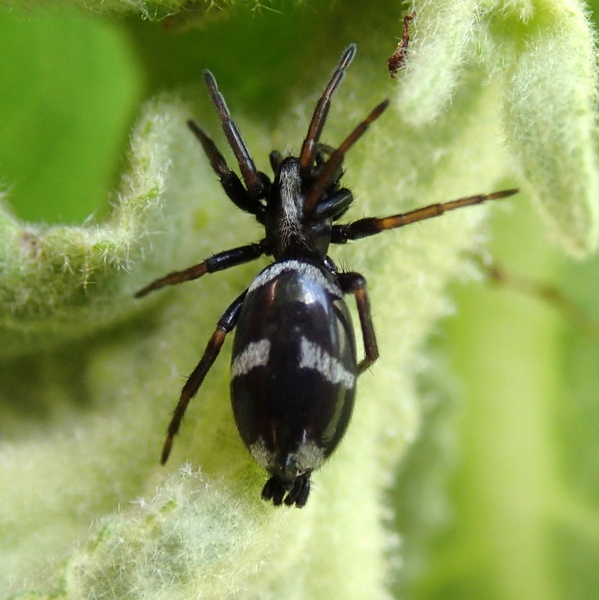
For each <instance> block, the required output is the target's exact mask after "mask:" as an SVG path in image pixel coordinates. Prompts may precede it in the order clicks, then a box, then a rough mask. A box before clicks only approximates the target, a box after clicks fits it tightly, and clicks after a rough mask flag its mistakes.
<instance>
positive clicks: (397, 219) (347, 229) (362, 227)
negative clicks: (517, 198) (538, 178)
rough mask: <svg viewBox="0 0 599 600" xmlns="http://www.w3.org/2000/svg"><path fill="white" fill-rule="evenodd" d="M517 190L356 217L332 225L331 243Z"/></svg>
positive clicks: (502, 196)
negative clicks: (349, 220)
mask: <svg viewBox="0 0 599 600" xmlns="http://www.w3.org/2000/svg"><path fill="white" fill-rule="evenodd" d="M517 192H518V190H503V191H501V192H494V193H492V194H478V195H477V196H468V197H467V198H459V199H458V200H451V201H450V202H444V203H443V204H429V205H428V206H423V207H422V208H417V209H415V210H411V211H410V212H407V213H403V214H398V215H392V216H389V217H383V218H381V219H377V218H376V217H367V218H365V219H358V220H357V221H354V222H353V223H348V224H346V225H333V230H332V237H331V243H332V244H345V243H346V242H348V241H350V240H359V239H361V238H365V237H369V236H371V235H376V234H377V233H381V231H386V230H387V229H397V228H398V227H403V226H404V225H409V224H410V223H416V222H417V221H424V220H425V219H432V218H433V217H438V216H439V215H442V214H443V213H446V212H448V211H450V210H456V209H457V208H462V207H464V206H472V205H474V204H482V203H483V202H486V201H488V200H499V199H500V198H506V197H508V196H512V195H513V194H516V193H517Z"/></svg>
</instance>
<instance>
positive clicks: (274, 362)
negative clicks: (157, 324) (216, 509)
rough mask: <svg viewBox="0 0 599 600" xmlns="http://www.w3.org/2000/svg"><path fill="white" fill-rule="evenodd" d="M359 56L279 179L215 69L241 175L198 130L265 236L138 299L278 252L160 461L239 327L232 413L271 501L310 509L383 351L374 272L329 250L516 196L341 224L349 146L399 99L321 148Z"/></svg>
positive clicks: (278, 158) (228, 327) (179, 409)
mask: <svg viewBox="0 0 599 600" xmlns="http://www.w3.org/2000/svg"><path fill="white" fill-rule="evenodd" d="M355 53H356V46H355V45H354V44H352V45H350V46H348V47H347V49H346V50H345V52H344V53H343V55H342V56H341V60H340V62H339V65H338V66H337V68H336V69H335V71H334V72H333V75H332V76H331V79H330V80H329V82H328V84H327V86H326V88H325V90H324V93H323V94H322V97H321V98H320V100H319V101H318V103H317V105H316V109H315V110H314V114H313V116H312V121H311V123H310V126H309V128H308V133H307V135H306V138H305V140H304V142H303V145H302V148H301V151H300V154H299V156H298V157H296V156H286V157H283V156H282V155H281V154H280V153H279V152H277V151H273V152H271V154H270V165H271V167H272V170H273V171H274V179H273V180H272V181H271V180H270V178H269V177H268V176H267V175H265V174H264V173H262V172H261V171H258V170H257V169H256V167H255V165H254V161H253V160H252V158H251V156H250V153H249V152H248V149H247V148H246V146H245V144H244V142H243V139H242V137H241V134H240V132H239V130H238V128H237V126H236V125H235V123H234V122H233V120H232V119H231V115H230V113H229V110H228V108H227V105H226V103H225V100H224V98H223V96H222V94H221V93H220V92H219V90H218V87H217V84H216V80H215V79H214V76H213V75H212V73H210V71H206V72H205V74H204V78H205V81H206V85H207V86H208V90H209V91H210V95H211V98H212V101H213V103H214V106H215V107H216V110H217V112H218V116H219V118H220V122H221V125H222V128H223V130H224V133H225V136H226V138H227V141H228V143H229V145H230V147H231V149H232V151H233V154H234V155H235V158H236V159H237V162H238V164H239V168H240V170H241V179H240V178H239V176H238V175H237V174H236V173H234V172H233V171H231V170H230V169H229V167H228V166H227V163H226V162H225V159H224V158H223V156H222V154H221V153H220V152H219V150H218V149H217V147H216V145H215V144H214V142H213V141H212V140H211V139H210V138H209V137H208V136H207V135H206V134H205V133H204V131H203V130H202V129H201V128H200V127H199V126H198V125H197V124H196V123H195V122H194V121H189V122H188V125H189V127H190V129H191V131H192V132H193V133H194V134H195V136H196V137H197V138H198V140H199V142H200V144H201V145H202V147H203V149H204V151H205V153H206V155H207V156H208V160H209V161H210V164H211V166H212V169H213V170H214V172H215V173H216V174H217V176H218V178H219V179H220V183H221V185H222V187H223V189H224V191H225V193H226V194H227V196H228V197H229V199H230V200H231V201H232V202H233V204H235V206H237V207H238V208H240V209H241V210H243V211H245V212H248V213H250V214H251V215H254V217H255V218H256V220H257V221H258V222H259V223H260V224H261V225H263V226H264V230H265V236H264V238H263V239H261V240H260V241H258V242H256V243H252V244H247V245H244V246H239V247H238V248H233V249H231V250H225V251H224V252H219V253H217V254H214V255H213V256H211V257H210V258H208V259H206V260H204V261H203V262H201V263H199V264H197V265H194V266H192V267H190V268H188V269H185V270H183V271H176V272H173V273H170V274H168V275H166V276H165V277H162V278H161V279H157V280H156V281H154V282H152V283H150V284H149V285H148V286H147V287H145V288H144V289H142V290H140V291H139V292H138V293H137V294H136V297H138V298H139V297H141V296H145V295H146V294H148V293H150V292H153V291H155V290H158V289H160V288H162V287H164V286H167V285H175V284H179V283H183V282H184V281H190V280H192V279H197V278H199V277H201V276H202V275H205V274H206V273H214V272H216V271H222V270H224V269H228V268H230V267H234V266H236V265H240V264H242V263H246V262H249V261H252V260H255V259H257V258H258V257H260V256H262V255H267V256H272V257H273V258H274V261H273V262H272V263H271V264H270V265H269V266H267V267H266V268H265V269H264V270H263V271H262V272H261V273H260V274H259V275H258V276H257V277H256V278H255V279H254V280H253V282H252V283H251V285H250V286H249V287H248V288H247V289H246V290H245V291H244V292H243V293H241V294H240V295H239V296H238V297H237V298H236V299H235V300H234V301H233V302H232V303H231V305H230V306H229V307H228V308H227V309H226V310H225V312H224V313H223V315H222V316H221V318H220V319H219V321H218V324H217V326H216V329H215V331H214V333H213V334H212V337H211V338H210V341H209V342H208V345H207V346H206V350H205V352H204V355H203V356H202V358H201V360H200V362H199V363H198V365H197V366H196V368H195V369H194V370H193V371H192V373H191V375H190V376H189V378H188V379H187V382H186V383H185V385H184V386H183V389H182V391H181V396H180V399H179V403H178V404H177V406H176V408H175V411H174V414H173V417H172V420H171V422H170V425H169V427H168V433H167V437H166V441H165V444H164V448H163V450H162V458H161V460H162V463H163V464H164V463H165V462H166V460H167V459H168V456H169V454H170V451H171V446H172V442H173V438H174V436H175V435H176V434H177V432H178V431H179V426H180V424H181V420H182V419H183V416H184V414H185V411H186V409H187V406H188V404H189V401H190V400H191V398H192V397H193V396H194V395H195V394H196V393H197V391H198V389H199V387H200V386H201V384H202V382H203V381H204V378H205V377H206V374H207V373H208V371H209V370H210V367H211V366H212V364H213V363H214V361H215V360H216V357H217V356H218V354H219V352H220V349H221V347H222V345H223V342H224V340H225V337H226V335H227V334H228V333H229V332H231V331H232V330H233V328H235V327H237V329H236V333H235V339H234V342H233V353H232V359H231V402H232V406H233V414H234V417H235V421H236V423H237V427H238V430H239V434H240V435H241V438H242V439H243V441H244V443H245V445H246V446H247V448H248V450H249V451H250V453H251V454H252V456H253V457H254V458H255V459H256V461H257V462H258V463H259V464H260V465H262V466H263V467H264V468H265V469H266V470H267V471H268V472H269V473H270V478H269V479H268V481H267V482H266V484H265V486H264V488H263V490H262V498H263V499H264V500H266V501H271V500H272V502H273V504H274V505H275V506H280V505H281V504H283V503H285V504H286V505H288V506H293V505H295V506H297V507H298V508H301V507H303V506H304V505H305V504H306V501H307V500H308V496H309V493H310V476H311V474H312V472H313V471H315V470H316V469H318V468H319V467H320V466H321V465H322V464H323V463H324V461H325V460H326V459H327V458H328V457H329V456H330V455H331V453H332V452H333V451H334V450H335V448H336V447H337V445H338V444H339V442H340V440H341V438H342V437H343V435H344V433H345V431H346V429H347V427H348V424H349V421H350V418H351V414H352V409H353V405H354V398H355V393H356V381H357V378H358V376H359V375H360V374H361V373H363V372H364V371H365V370H366V369H367V368H368V367H369V366H370V365H372V364H373V363H374V361H376V360H377V358H378V356H379V351H378V347H377V341H376V336H375V332H374V327H373V322H372V317H371V313H370V305H369V301H368V294H367V292H366V282H365V279H364V277H363V276H362V275H361V274H359V273H354V272H347V271H341V270H339V269H338V267H337V266H336V265H335V263H334V261H333V260H332V259H331V258H330V257H329V256H328V252H329V246H330V244H345V243H346V242H348V241H350V240H357V239H361V238H364V237H368V236H372V235H376V234H378V233H381V232H382V231H386V230H388V229H396V228H398V227H403V226H404V225H408V224H410V223H415V222H417V221H422V220H424V219H429V218H431V217H436V216H438V215H441V214H443V213H444V212H447V211H449V210H454V209H457V208H461V207H463V206H470V205H473V204H480V203H481V202H485V201H487V200H494V199H498V198H505V197H506V196H510V195H512V194H514V193H515V192H516V190H505V191H501V192H495V193H493V194H486V195H485V194H480V195H477V196H470V197H467V198H461V199H459V200H454V201H451V202H446V203H444V204H432V205H430V206H426V207H423V208H419V209H416V210H412V211H410V212H407V213H405V214H397V215H392V216H388V217H384V218H375V217H370V218H363V219H358V220H356V221H353V222H351V223H347V224H339V223H338V222H337V221H338V220H339V219H340V218H341V217H342V216H343V215H344V214H345V213H346V212H347V210H348V209H349V207H350V205H351V203H352V202H353V196H352V193H351V192H350V190H348V189H347V188H344V187H342V186H341V184H340V179H341V176H342V175H343V170H342V165H343V158H344V156H345V153H346V152H347V151H348V150H349V149H350V148H351V147H352V146H353V145H354V144H355V143H356V142H357V140H358V139H359V138H360V137H361V136H362V135H363V134H364V132H365V131H366V130H367V129H368V126H369V125H370V124H371V123H372V122H373V121H374V120H375V119H377V118H378V117H379V116H380V115H381V114H382V113H383V111H384V110H385V109H386V108H387V106H388V104H389V101H388V100H385V101H383V102H381V103H380V104H379V105H378V106H376V107H375V108H374V110H373V111H372V112H371V113H370V114H369V115H368V116H367V117H366V118H365V119H364V120H363V121H362V122H361V123H359V124H358V126H357V127H355V129H354V130H353V131H352V132H351V133H350V134H349V136H348V137H347V138H346V139H345V141H343V143H342V144H341V145H340V146H339V147H338V148H336V149H333V148H331V147H329V146H326V145H324V144H322V143H320V141H319V140H320V135H321V133H322V130H323V127H324V124H325V121H326V118H327V114H328V112H329V108H330V105H331V98H332V96H333V94H334V92H335V90H336V89H337V88H338V87H339V84H340V83H341V81H342V79H343V77H344V74H345V69H346V68H347V67H348V65H349V64H350V63H351V61H352V59H353V58H354V55H355ZM347 294H352V295H353V296H354V298H355V301H356V304H357V310H358V315H359V320H360V328H361V334H362V340H363V346H364V354H365V356H364V358H362V360H360V362H358V360H357V357H356V342H355V337H354V328H353V325H352V322H351V317H350V314H349V311H348V307H347V305H346V303H345V300H344V296H345V295H347Z"/></svg>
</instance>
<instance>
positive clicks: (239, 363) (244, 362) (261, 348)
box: [231, 339, 270, 378]
mask: <svg viewBox="0 0 599 600" xmlns="http://www.w3.org/2000/svg"><path fill="white" fill-rule="evenodd" d="M269 357H270V341H269V340H267V339H264V340H260V341H258V342H250V343H249V344H248V345H247V346H246V347H245V348H244V349H243V351H242V352H240V353H239V354H238V355H237V356H236V357H235V360H234V361H233V364H232V365H231V377H232V378H235V377H239V376H240V375H247V374H248V373H249V372H250V371H251V370H252V369H254V368H255V367H265V366H266V365H267V364H268V359H269Z"/></svg>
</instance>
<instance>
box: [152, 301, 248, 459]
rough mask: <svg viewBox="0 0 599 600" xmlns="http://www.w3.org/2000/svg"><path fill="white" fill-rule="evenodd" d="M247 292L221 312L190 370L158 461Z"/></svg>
mask: <svg viewBox="0 0 599 600" xmlns="http://www.w3.org/2000/svg"><path fill="white" fill-rule="evenodd" d="M246 294H247V290H245V291H244V292H243V293H242V294H240V295H239V296H238V297H237V298H235V300H234V301H233V303H232V304H231V305H230V306H229V308H227V310H226V311H225V312H224V313H223V315H222V317H221V318H220V319H219V320H218V324H217V326H216V329H215V331H214V333H213V334H212V337H211V338H210V340H209V341H208V345H207V346H206V350H204V354H203V356H202V358H201V359H200V362H199V363H198V365H197V366H196V368H195V369H194V370H193V371H192V372H191V375H190V376H189V377H188V379H187V382H186V383H185V385H184V386H183V389H182V390H181V397H180V398H179V402H178V403H177V406H176V407H175V411H174V413H173V418H172V419H171V422H170V423H169V426H168V430H167V434H166V440H165V442H164V446H163V448H162V455H161V458H160V462H161V463H162V464H164V463H165V462H166V461H167V460H168V457H169V454H170V453H171V447H172V445H173V438H174V437H175V435H177V432H178V431H179V427H180V425H181V421H182V419H183V417H184V416H185V411H186V410H187V406H188V404H189V401H190V400H191V399H192V398H193V397H194V396H195V395H196V393H197V391H198V390H199V389H200V386H201V385H202V382H203V381H204V378H205V377H206V375H207V373H208V371H209V370H210V367H212V365H213V363H214V361H215V360H216V357H217V356H218V355H219V353H220V349H221V348H222V345H223V343H224V341H225V338H226V337H227V334H228V333H230V332H231V331H232V330H233V328H234V327H235V325H236V323H237V319H238V318H239V312H240V311H241V306H242V304H243V301H244V299H245V296H246Z"/></svg>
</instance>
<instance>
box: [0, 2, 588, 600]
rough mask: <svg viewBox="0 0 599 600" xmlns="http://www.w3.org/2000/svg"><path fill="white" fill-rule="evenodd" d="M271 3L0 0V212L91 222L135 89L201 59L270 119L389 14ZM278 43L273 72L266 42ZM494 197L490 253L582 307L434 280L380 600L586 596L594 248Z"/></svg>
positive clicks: (178, 79)
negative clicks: (571, 251) (185, 13)
mask: <svg viewBox="0 0 599 600" xmlns="http://www.w3.org/2000/svg"><path fill="white" fill-rule="evenodd" d="M350 5H351V2H350V3H345V6H344V7H343V10H351V6H350ZM373 6H374V3H373ZM279 8H280V9H281V11H280V12H273V11H270V10H267V9H263V10H261V11H257V12H256V14H255V15H254V19H255V23H254V25H255V27H253V28H252V30H251V31H248V30H247V28H246V27H245V22H246V21H245V19H244V18H242V17H247V15H244V14H236V15H232V16H226V15H224V14H220V13H214V15H213V16H212V17H210V18H209V19H208V20H206V21H205V23H204V25H203V26H202V28H201V29H193V30H191V29H186V28H185V24H184V23H183V24H182V23H180V22H176V21H173V20H171V21H166V22H162V23H151V22H149V21H143V20H141V19H128V20H116V19H115V20H106V19H104V18H99V17H95V18H92V17H86V16H83V15H82V14H81V13H77V12H75V11H61V12H60V13H58V12H54V13H47V14H44V15H39V14H33V13H32V12H25V11H24V12H20V11H19V10H16V9H14V8H13V9H11V10H8V9H6V8H3V9H1V10H0V81H1V82H2V85H1V86H0V114H1V115H2V118H1V119H0V140H2V144H1V146H0V184H1V185H2V188H3V189H5V190H6V191H7V192H8V201H9V202H10V205H11V206H12V208H13V210H14V212H15V214H17V215H18V216H19V217H21V218H23V219H25V220H28V221H44V222H47V223H59V222H62V223H81V222H83V221H84V220H85V219H86V218H88V217H89V216H90V215H94V218H101V217H102V216H104V215H106V214H107V212H108V210H109V200H110V197H111V193H112V191H113V190H115V189H116V188H117V186H118V180H119V173H120V171H121V169H122V167H123V166H124V165H126V151H127V140H128V135H129V131H130V128H131V126H132V124H133V122H134V120H135V118H136V115H137V114H138V111H139V107H140V105H141V104H142V102H143V101H144V100H145V99H148V98H150V97H152V96H153V95H155V94H157V93H160V92H163V91H165V90H179V89H182V90H185V89H187V88H195V87H196V86H198V85H199V81H200V78H201V71H202V69H204V68H205V67H210V68H211V69H213V70H215V71H216V72H218V70H219V69H218V68H219V64H220V63H223V64H225V63H226V64H227V65H228V68H227V70H223V72H224V75H223V76H222V77H221V78H219V83H221V85H222V86H223V88H226V89H227V90H231V91H230V92H228V100H229V102H230V103H231V104H232V105H236V106H239V104H240V103H247V106H245V112H246V114H248V115H251V114H252V111H253V113H254V115H255V117H256V118H257V119H264V120H265V121H267V120H268V119H273V118H276V117H277V114H278V111H279V110H283V109H284V106H285V101H284V94H292V93H293V83H294V82H298V81H301V79H302V78H303V77H305V76H307V75H308V74H309V70H313V69H314V68H315V67H314V66H313V65H315V64H316V65H317V67H316V68H317V69H322V70H323V73H325V72H328V66H327V65H320V64H319V61H318V60H317V57H318V54H319V50H320V49H321V48H322V47H323V46H324V45H326V46H327V47H329V48H330V47H334V48H341V47H343V46H344V45H345V43H346V40H347V39H353V40H355V41H357V42H358V44H359V45H360V44H361V43H362V44H367V43H368V40H367V37H368V33H367V32H368V31H369V30H370V29H371V27H372V26H373V25H376V27H377V28H378V29H379V30H380V31H381V35H387V36H388V38H389V39H393V37H394V36H395V35H396V33H397V22H398V20H399V18H400V16H401V14H402V13H403V12H404V10H403V9H402V7H401V6H398V7H397V13H396V14H395V15H389V14H388V11H387V14H386V15H384V18H383V16H381V15H379V16H376V15H377V14H378V13H377V11H376V10H375V9H374V8H373V17H372V18H373V21H377V22H376V23H371V24H368V26H366V25H365V24H363V23H362V24H361V25H362V27H356V26H354V28H353V29H351V30H349V31H348V30H347V27H348V26H347V24H345V23H344V22H343V20H342V19H339V20H338V21H336V20H335V19H334V18H331V16H330V14H329V16H328V17H327V19H323V20H321V21H319V19H318V18H316V16H315V11H314V9H313V8H312V9H311V8H308V7H306V8H300V9H298V8H295V9H291V8H287V9H284V8H282V7H279ZM591 8H592V7H591ZM248 10H249V9H248ZM326 10H327V11H330V13H334V12H335V11H336V10H337V11H341V8H340V7H334V6H333V7H329V8H327V9H326ZM240 13H243V10H242V9H240ZM335 23H337V25H335ZM361 31H364V33H363V34H362V33H361ZM247 36H259V38H260V39H261V40H262V41H263V42H262V43H261V44H260V45H259V47H258V48H257V51H256V54H255V55H253V56H252V57H251V65H250V66H248V64H246V62H245V60H244V59H245V57H243V56H239V55H238V54H237V53H236V48H238V47H243V43H242V42H243V39H245V38H246V37H247ZM361 38H364V39H361ZM292 48H297V49H298V51H297V62H296V64H295V65H293V69H292V70H290V66H289V64H288V62H287V63H284V64H283V63H281V62H280V61H278V60H277V53H278V52H281V51H283V52H284V53H285V54H289V51H290V49H292ZM281 49H283V50H281ZM206 56H210V57H211V61H212V62H211V64H209V65H207V64H205V57H206ZM248 72H251V73H252V74H255V73H259V74H260V75H259V76H258V77H248V76H247V73H248ZM198 89H200V88H199V87H198ZM237 94H238V95H237ZM511 204H512V206H513V210H511V211H508V210H496V211H494V217H493V221H492V223H491V228H492V231H493V241H492V244H491V247H490V251H491V254H492V256H493V259H494V260H495V261H496V262H497V264H498V265H500V266H501V268H503V269H504V270H505V271H506V272H507V273H514V274H519V275H522V276H524V277H527V278H530V280H531V281H538V282H541V283H542V284H543V285H548V286H552V288H553V289H555V290H559V294H561V295H563V296H566V297H567V298H569V299H570V300H571V301H572V302H573V303H574V304H575V305H576V306H577V307H578V309H579V311H580V312H579V313H576V314H574V315H572V314H568V315H564V314H563V311H562V310H561V309H562V308H563V304H559V303H551V302H548V301H546V300H543V299H541V298H538V297H535V295H534V294H533V295H531V294H522V293H520V292H518V291H515V290H513V289H510V288H509V287H508V286H496V285H493V284H492V283H490V282H489V283H482V284H481V283H480V282H479V283H477V284H468V285H465V286H462V285H460V286H458V285H456V286H455V288H454V289H453V290H452V292H453V294H454V297H455V302H456V314H455V316H452V317H450V318H448V319H446V321H445V322H444V323H442V324H441V325H440V326H439V329H438V331H437V333H436V335H435V337H434V339H433V340H431V342H430V352H429V355H430V357H431V362H430V369H428V370H427V372H426V374H425V375H423V376H422V381H421V384H422V388H423V390H424V391H425V393H426V398H427V406H426V417H425V422H424V426H423V435H422V437H421V439H420V440H419V441H418V442H417V443H416V444H415V445H414V446H413V449H412V451H411V453H410V456H409V457H408V459H407V460H406V461H405V463H404V464H403V465H402V467H401V468H400V470H399V472H398V477H397V482H396V485H395V487H394V489H393V490H391V491H390V495H389V497H390V501H391V502H392V504H393V506H394V507H395V508H396V510H395V513H394V517H393V520H394V526H395V527H396V529H397V531H398V534H399V535H401V536H402V542H401V543H402V557H403V559H402V560H403V564H402V565H398V567H401V568H398V569H397V571H396V580H395V581H394V582H393V584H392V587H393V591H394V593H395V594H396V596H397V597H398V598H399V597H401V598H414V599H427V600H432V599H441V598H442V599H454V598H456V599H457V598H459V599H460V600H469V599H485V600H494V599H498V600H508V599H509V600H518V599H520V598H522V599H526V600H546V599H547V600H554V599H561V598H568V599H576V600H577V599H592V598H598V597H599V569H598V568H597V565H598V564H599V510H598V509H599V478H598V477H597V472H598V470H599V441H598V440H599V436H598V435H597V433H596V432H598V431H599V402H598V401H597V400H598V393H599V368H598V367H599V339H598V336H597V330H596V329H595V327H594V325H593V323H597V322H599V307H598V305H597V304H598V303H597V298H599V259H598V258H596V257H595V258H592V259H590V260H587V261H584V262H581V263H575V262H572V261H569V260H567V259H565V258H563V257H562V256H561V255H560V253H559V252H558V251H556V250H555V249H554V248H552V246H551V244H550V243H549V242H548V241H547V239H546V238H545V237H544V234H543V232H542V231H541V230H540V226H539V224H538V221H537V217H536V216H535V214H534V213H533V211H532V210H531V209H530V207H529V206H528V204H527V203H526V199H525V198H521V199H520V201H518V202H512V203H511ZM585 319H587V320H585ZM589 321H590V322H589Z"/></svg>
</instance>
